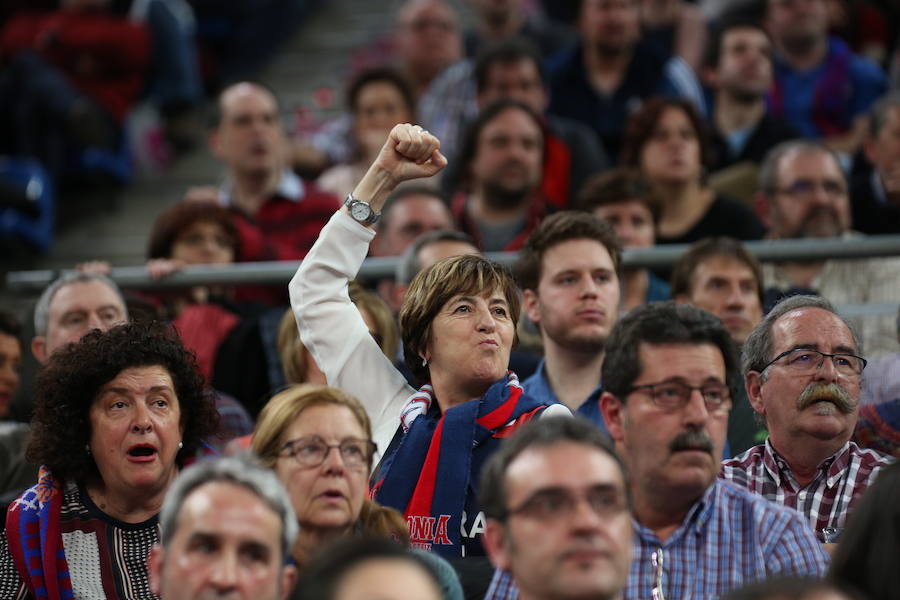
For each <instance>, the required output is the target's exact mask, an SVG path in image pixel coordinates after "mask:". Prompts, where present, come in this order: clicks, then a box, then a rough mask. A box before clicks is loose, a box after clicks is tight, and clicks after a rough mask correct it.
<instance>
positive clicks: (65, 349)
mask: <svg viewBox="0 0 900 600" xmlns="http://www.w3.org/2000/svg"><path fill="white" fill-rule="evenodd" d="M150 366H161V367H163V368H164V369H165V370H166V371H167V372H168V373H169V375H170V376H171V378H172V383H173V384H174V386H175V394H176V396H177V397H178V406H179V409H180V411H181V427H182V429H183V434H182V443H183V444H184V446H183V447H182V449H181V450H180V451H179V452H178V456H177V459H176V460H177V462H178V464H179V465H183V464H184V460H185V459H187V458H189V457H192V456H194V455H195V454H196V453H197V451H198V450H199V449H200V446H201V442H202V440H203V439H204V438H207V437H209V436H210V435H212V434H213V432H215V431H216V427H217V425H218V421H219V413H218V412H217V411H216V407H215V404H214V403H213V399H212V395H211V394H210V392H209V391H208V390H207V389H206V388H205V382H204V380H203V376H202V375H201V374H200V372H199V371H198V369H197V361H196V358H195V357H194V355H193V353H192V352H190V351H189V350H187V349H186V348H185V347H184V345H182V343H181V340H180V339H179V338H178V334H177V333H176V332H175V331H174V329H172V328H171V327H170V326H168V325H166V324H164V323H159V322H153V321H151V322H134V323H125V324H123V325H118V326H116V327H113V328H111V329H109V330H108V331H100V330H97V329H95V330H93V331H91V332H90V333H88V334H86V335H85V336H84V337H83V338H81V341H80V342H76V343H70V344H66V345H65V346H62V347H61V348H59V349H58V350H57V351H56V352H54V353H53V355H52V356H51V358H50V362H48V363H47V365H46V366H45V367H44V368H43V369H41V371H40V372H39V373H38V377H37V382H36V402H35V409H34V418H33V420H32V429H31V440H30V442H29V444H28V450H27V457H28V459H29V460H30V461H31V462H33V463H35V464H41V465H45V466H47V467H48V468H49V469H50V472H51V473H53V475H54V476H55V477H59V478H62V479H65V480H70V481H77V482H83V481H85V480H87V479H88V478H91V477H98V476H99V471H98V470H97V465H96V464H95V463H94V459H93V458H92V457H91V456H90V455H89V454H88V453H87V452H86V451H85V446H87V445H88V443H89V441H90V436H91V425H90V419H89V413H90V409H91V406H92V405H93V403H94V401H95V400H96V398H97V394H98V392H99V391H100V388H101V387H102V386H103V385H105V384H106V383H108V382H110V381H112V380H113V379H115V378H116V376H117V375H118V374H119V373H121V372H122V371H124V370H125V369H129V368H132V367H150Z"/></svg>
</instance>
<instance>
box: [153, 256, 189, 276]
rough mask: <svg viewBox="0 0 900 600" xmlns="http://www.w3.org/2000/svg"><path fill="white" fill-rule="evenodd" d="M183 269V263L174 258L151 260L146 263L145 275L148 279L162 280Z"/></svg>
mask: <svg viewBox="0 0 900 600" xmlns="http://www.w3.org/2000/svg"><path fill="white" fill-rule="evenodd" d="M183 268H184V261H183V260H178V259H174V258H151V259H150V260H148V261H147V275H149V276H150V279H162V278H163V277H166V276H167V275H171V274H172V273H176V272H178V271H180V270H181V269H183Z"/></svg>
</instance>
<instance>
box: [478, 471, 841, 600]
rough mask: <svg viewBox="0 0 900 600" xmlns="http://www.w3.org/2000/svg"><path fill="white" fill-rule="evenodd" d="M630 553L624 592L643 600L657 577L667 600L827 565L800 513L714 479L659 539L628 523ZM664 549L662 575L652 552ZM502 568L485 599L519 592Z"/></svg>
mask: <svg viewBox="0 0 900 600" xmlns="http://www.w3.org/2000/svg"><path fill="white" fill-rule="evenodd" d="M634 530H635V537H634V558H633V559H632V561H631V571H630V572H629V574H628V583H627V584H626V587H625V593H624V596H623V598H624V600H632V599H633V600H647V599H649V598H651V597H653V596H652V590H653V588H654V587H656V586H657V585H658V584H660V585H661V586H662V590H663V595H664V596H665V597H666V598H669V599H671V600H688V599H690V600H715V599H716V598H718V597H719V596H721V595H723V594H725V593H727V592H728V591H730V590H732V589H734V588H738V587H740V586H742V585H744V584H746V583H749V582H751V581H756V580H759V579H764V578H766V577H769V576H772V575H774V574H778V573H783V574H786V575H801V576H803V575H809V576H821V575H823V574H824V573H825V569H826V567H827V565H828V554H827V553H826V552H825V550H824V549H823V548H822V546H821V544H819V543H818V542H817V541H816V540H815V538H814V537H813V535H812V533H811V532H810V531H809V528H808V527H806V525H805V523H804V522H803V517H802V516H800V515H799V514H798V513H797V512H796V511H794V510H791V509H788V508H785V507H783V506H778V505H776V504H773V503H771V502H768V501H766V500H763V499H762V498H760V497H758V496H754V495H753V494H748V493H747V492H746V491H745V490H741V489H739V488H736V487H734V486H732V485H730V484H728V483H725V482H723V481H721V480H716V482H715V483H713V485H711V486H709V489H708V490H707V491H706V494H704V496H703V498H701V499H700V501H699V502H697V503H696V504H695V505H694V506H693V507H692V508H691V510H690V511H689V512H688V514H687V516H686V517H685V519H684V522H683V523H682V524H681V526H680V527H679V528H678V529H676V530H675V532H674V533H672V535H671V536H669V538H668V539H666V541H665V542H661V541H660V540H659V538H657V537H656V535H655V534H654V533H653V532H652V531H651V530H650V529H648V528H646V527H644V526H642V525H640V524H639V523H637V522H635V523H634ZM660 551H661V552H662V555H663V561H662V562H663V569H662V571H663V572H662V577H661V578H659V577H658V571H657V567H656V566H654V564H653V561H652V559H651V556H652V555H653V554H654V553H659V552H660ZM511 579H512V578H511V577H510V575H509V574H508V573H506V572H501V571H497V572H495V573H494V579H493V580H492V581H491V585H490V587H489V588H488V592H487V595H485V600H507V599H513V598H518V595H519V591H518V589H517V588H516V586H515V584H514V583H513V582H512V580H511Z"/></svg>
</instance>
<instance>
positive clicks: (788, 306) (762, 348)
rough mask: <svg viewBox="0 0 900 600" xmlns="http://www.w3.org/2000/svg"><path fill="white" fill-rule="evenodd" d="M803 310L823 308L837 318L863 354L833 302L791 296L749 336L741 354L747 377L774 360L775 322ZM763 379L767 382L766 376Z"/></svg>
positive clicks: (772, 311)
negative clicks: (773, 334)
mask: <svg viewBox="0 0 900 600" xmlns="http://www.w3.org/2000/svg"><path fill="white" fill-rule="evenodd" d="M801 308H821V309H822V310H827V311H828V312H830V313H832V314H833V315H835V316H837V317H838V318H839V319H840V320H841V321H842V322H843V323H844V325H846V326H847V329H849V330H850V335H851V336H853V345H854V346H855V347H856V352H857V354H862V344H861V343H860V341H859V336H858V335H857V333H856V329H855V328H854V327H853V326H852V325H851V324H850V323H849V322H847V319H845V318H844V317H842V316H841V315H840V314H839V313H838V312H837V310H835V308H834V305H833V304H831V302H829V301H828V300H826V299H825V298H822V297H821V296H791V297H789V298H785V299H784V300H782V301H781V302H779V303H778V304H776V305H775V306H774V308H772V310H770V311H769V314H767V315H766V316H765V318H764V319H763V320H762V321H760V323H759V324H758V325H757V326H756V327H754V328H753V331H751V332H750V335H748V336H747V340H746V341H745V342H744V348H743V351H742V352H741V371H742V372H743V373H744V375H745V376H746V375H747V373H749V372H750V371H759V372H762V370H763V368H764V367H765V366H766V364H767V363H768V362H769V361H770V360H772V326H773V325H774V324H775V321H777V320H778V319H780V318H781V317H783V316H784V315H786V314H787V313H789V312H793V311H795V310H799V309H801ZM762 378H763V379H762V380H763V381H765V375H764V374H763V375H762Z"/></svg>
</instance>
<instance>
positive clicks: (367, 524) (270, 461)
mask: <svg viewBox="0 0 900 600" xmlns="http://www.w3.org/2000/svg"><path fill="white" fill-rule="evenodd" d="M252 449H253V451H254V452H255V453H256V455H257V456H259V458H260V461H261V462H262V463H263V465H265V466H267V467H269V468H270V469H272V470H274V471H275V474H276V475H277V476H278V479H279V480H280V481H281V483H282V484H283V485H284V487H285V489H287V491H288V495H289V496H290V497H291V503H292V504H293V506H294V512H296V513H297V522H298V523H299V525H300V534H299V535H298V536H297V542H296V543H295V544H294V548H293V552H292V555H293V558H294V561H295V562H296V563H297V566H298V567H299V568H301V569H302V567H303V565H304V564H305V563H306V562H307V561H308V559H309V558H310V557H311V556H312V555H313V554H314V553H315V552H316V551H317V550H318V549H319V548H321V547H323V546H324V545H325V544H326V543H327V542H328V541H330V540H332V539H336V538H339V537H342V536H345V535H350V534H351V533H354V532H356V533H366V534H371V535H383V536H387V537H393V538H395V539H397V540H400V541H403V542H406V541H408V539H409V536H408V534H407V531H406V524H405V523H404V522H403V519H402V517H401V516H400V513H398V512H397V511H395V510H393V509H390V508H385V507H382V506H379V505H377V504H375V503H374V502H371V501H369V500H367V499H366V484H367V480H368V477H369V470H370V469H371V466H372V456H373V454H374V451H375V444H374V443H373V442H372V429H371V426H370V424H369V417H368V415H367V414H366V411H365V409H364V408H363V407H362V405H361V404H360V403H359V402H358V401H357V400H356V399H355V398H353V397H352V396H350V395H348V394H345V393H344V392H342V391H340V390H338V389H335V388H330V387H327V386H323V385H310V384H304V385H297V386H293V387H290V388H288V389H286V390H284V391H283V392H280V393H278V394H276V395H275V396H273V397H272V399H271V400H269V403H268V404H266V406H265V408H263V410H262V412H261V413H260V415H259V420H258V422H257V425H256V431H255V433H254V434H253V444H252Z"/></svg>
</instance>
